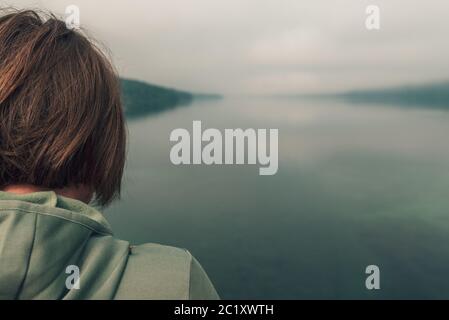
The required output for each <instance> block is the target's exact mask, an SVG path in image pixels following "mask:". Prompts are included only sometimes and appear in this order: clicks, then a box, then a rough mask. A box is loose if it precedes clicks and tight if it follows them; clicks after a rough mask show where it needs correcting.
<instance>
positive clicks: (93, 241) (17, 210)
mask: <svg viewBox="0 0 449 320" xmlns="http://www.w3.org/2000/svg"><path fill="white" fill-rule="evenodd" d="M128 253H129V243H128V242H126V241H122V240H117V239H115V238H113V237H112V231H111V228H110V226H109V224H108V223H107V221H106V220H105V218H104V217H103V215H102V214H101V213H100V212H98V211H97V210H95V209H94V208H92V207H90V206H88V205H86V204H84V203H83V202H81V201H77V200H73V199H69V198H65V197H62V196H59V195H56V193H54V192H53V191H48V192H47V191H46V192H36V193H30V194H23V195H18V194H12V193H7V192H0V299H111V298H113V297H114V295H115V292H116V290H117V287H118V285H119V283H120V279H121V276H122V273H123V271H124V268H125V266H126V263H127V259H128ZM69 266H76V267H78V269H79V271H80V282H79V289H76V288H71V287H70V286H67V285H66V281H67V279H68V278H69V277H70V276H71V275H73V272H72V271H70V267H69ZM68 267H69V269H68ZM72 270H73V269H72ZM66 272H67V273H66Z"/></svg>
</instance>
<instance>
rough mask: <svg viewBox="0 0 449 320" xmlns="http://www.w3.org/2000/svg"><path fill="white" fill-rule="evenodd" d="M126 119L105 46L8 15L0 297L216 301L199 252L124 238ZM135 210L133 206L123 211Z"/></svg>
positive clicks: (3, 56)
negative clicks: (113, 218) (114, 213)
mask: <svg viewBox="0 0 449 320" xmlns="http://www.w3.org/2000/svg"><path fill="white" fill-rule="evenodd" d="M125 142H126V137H125V123H124V118H123V111H122V105H121V100H120V91H119V82H118V77H117V75H116V74H115V72H114V69H113V67H112V66H111V64H110V62H109V61H108V59H106V57H105V56H104V55H103V54H102V53H101V51H100V50H99V49H98V48H97V47H96V46H95V45H94V44H93V43H91V42H90V41H89V40H88V39H87V38H86V37H85V36H83V35H82V34H81V33H79V32H76V31H73V30H69V29H67V28H66V25H65V23H64V22H63V21H60V20H58V19H57V18H55V17H54V16H49V17H43V16H42V15H40V14H39V13H36V12H35V11H9V12H7V13H4V14H3V15H2V16H1V17H0V188H1V191H0V298H1V299H216V298H218V295H217V293H216V291H215V289H214V287H213V285H212V284H211V282H210V281H209V279H208V277H207V275H206V274H205V272H204V271H203V269H202V268H201V266H200V265H199V263H198V262H197V261H196V260H195V258H193V257H192V256H191V255H190V253H189V252H188V251H186V250H183V249H178V248H173V247H167V246H162V245H157V244H145V245H140V246H130V245H129V243H128V242H127V241H122V240H118V239H116V238H114V237H113V236H112V233H111V229H110V227H109V225H108V223H107V221H106V220H105V218H104V217H103V216H102V214H101V213H100V212H98V211H97V210H96V209H95V208H93V207H92V206H90V205H89V203H94V204H97V205H98V206H102V207H104V206H106V205H108V204H109V203H110V202H111V201H112V200H114V199H116V198H117V197H118V196H119V194H120V185H121V180H122V173H123V167H124V164H125ZM124 214H125V213H124Z"/></svg>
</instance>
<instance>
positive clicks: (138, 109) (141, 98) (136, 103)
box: [120, 78, 220, 118]
mask: <svg viewBox="0 0 449 320" xmlns="http://www.w3.org/2000/svg"><path fill="white" fill-rule="evenodd" d="M120 82H121V87H122V98H123V103H124V108H125V115H126V116H127V117H129V118H133V117H139V116H144V115H147V114H151V113H156V112H161V111H164V110H168V109H172V108H175V107H178V106H184V105H188V104H189V103H190V102H192V100H193V99H197V98H201V99H217V98H220V96H219V95H215V94H194V93H190V92H186V91H180V90H176V89H171V88H165V87H161V86H157V85H153V84H149V83H146V82H143V81H138V80H131V79H124V78H122V79H120Z"/></svg>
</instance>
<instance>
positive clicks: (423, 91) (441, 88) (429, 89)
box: [340, 82, 449, 109]
mask: <svg viewBox="0 0 449 320" xmlns="http://www.w3.org/2000/svg"><path fill="white" fill-rule="evenodd" d="M340 96H341V97H342V98H344V99H345V100H347V101H350V102H355V103H379V104H394V105H402V106H416V107H434V108H444V109H446V108H447V109H449V82H442V83H434V84H426V85H419V86H418V85H416V86H404V87H398V88H388V89H377V90H359V91H350V92H346V93H343V94H341V95H340Z"/></svg>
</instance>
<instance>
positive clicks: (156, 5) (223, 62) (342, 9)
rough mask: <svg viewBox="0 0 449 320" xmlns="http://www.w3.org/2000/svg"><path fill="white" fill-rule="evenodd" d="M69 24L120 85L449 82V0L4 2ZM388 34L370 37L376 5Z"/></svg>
mask: <svg viewBox="0 0 449 320" xmlns="http://www.w3.org/2000/svg"><path fill="white" fill-rule="evenodd" d="M0 3H2V5H5V4H6V5H7V4H9V5H13V6H15V7H19V8H26V7H38V8H45V9H49V10H51V11H53V12H55V13H56V14H59V15H61V16H62V17H63V16H64V11H65V7H66V6H67V5H70V4H74V5H77V6H78V7H79V8H80V13H81V25H82V27H83V28H86V29H88V30H89V32H90V34H92V35H93V36H94V37H95V38H96V39H98V40H99V41H101V42H102V43H103V44H104V45H105V46H107V47H109V49H110V50H111V52H112V56H113V59H114V62H115V64H116V65H117V68H118V70H119V71H120V73H121V75H122V76H126V77H131V78H137V79H141V80H145V81H148V82H151V83H155V84H161V85H166V86H172V87H176V88H180V89H187V90H191V91H200V92H217V93H224V94H267V93H289V94H290V93H292V94H294V93H308V92H327V91H340V90H347V89H354V88H371V87H384V86H390V85H401V84H414V83H420V82H427V81H438V80H444V79H449V1H447V0H427V1H423V0H371V1H366V0H308V1H305V0H145V1H144V0H126V1H125V0H120V1H118V0H115V1H114V0H95V1H93V0H70V1H66V0H40V1H39V0H34V1H33V0H9V1H3V0H0ZM370 4H373V5H378V6H379V7H380V18H381V20H380V27H381V28H380V30H376V31H368V30H367V29H366V28H365V19H366V17H367V14H366V13H365V9H366V7H367V6H368V5H370Z"/></svg>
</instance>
